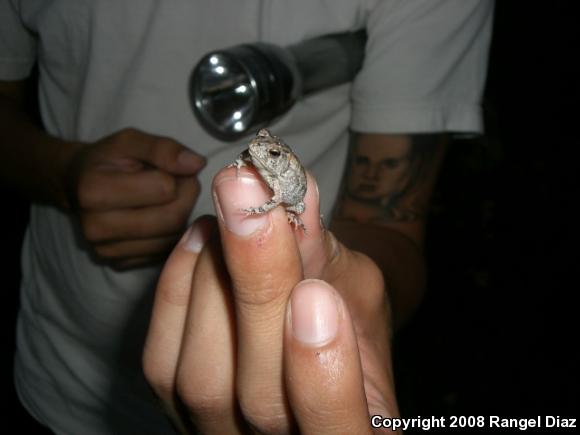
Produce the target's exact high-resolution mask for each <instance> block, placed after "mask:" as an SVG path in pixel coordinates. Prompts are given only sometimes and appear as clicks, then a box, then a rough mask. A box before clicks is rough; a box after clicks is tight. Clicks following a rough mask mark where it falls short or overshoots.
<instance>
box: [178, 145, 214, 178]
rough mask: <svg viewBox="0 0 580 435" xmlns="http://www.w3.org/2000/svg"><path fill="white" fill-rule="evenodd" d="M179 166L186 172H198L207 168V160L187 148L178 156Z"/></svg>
mask: <svg viewBox="0 0 580 435" xmlns="http://www.w3.org/2000/svg"><path fill="white" fill-rule="evenodd" d="M177 164H178V165H179V167H180V168H182V169H184V170H187V171H190V172H198V171H200V170H201V169H203V168H204V167H205V165H206V164H207V159H206V158H205V157H204V156H202V155H200V154H197V153H195V152H193V151H191V150H189V149H187V148H186V149H183V150H181V151H180V152H179V153H178V154H177Z"/></svg>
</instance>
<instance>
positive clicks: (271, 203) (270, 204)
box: [242, 195, 281, 216]
mask: <svg viewBox="0 0 580 435" xmlns="http://www.w3.org/2000/svg"><path fill="white" fill-rule="evenodd" d="M280 202H281V201H280V199H279V198H278V196H277V195H274V196H273V197H272V198H270V200H268V201H266V202H265V203H264V204H262V205H261V206H259V207H248V208H244V209H242V210H243V211H244V212H246V213H247V214H248V216H250V215H253V214H264V213H268V212H269V211H270V210H272V209H273V208H276V207H278V205H280Z"/></svg>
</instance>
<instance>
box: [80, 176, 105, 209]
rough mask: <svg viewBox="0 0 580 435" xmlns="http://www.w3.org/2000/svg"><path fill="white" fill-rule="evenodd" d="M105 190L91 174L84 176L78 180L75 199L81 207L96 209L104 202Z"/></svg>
mask: <svg viewBox="0 0 580 435" xmlns="http://www.w3.org/2000/svg"><path fill="white" fill-rule="evenodd" d="M104 194H105V192H104V191H103V189H101V187H100V183H99V182H98V180H97V179H96V178H95V177H93V176H90V175H88V176H85V177H82V178H81V179H80V180H79V184H78V188H77V201H78V205H79V207H80V208H81V209H98V208H100V207H102V206H103V204H104V202H105V196H104Z"/></svg>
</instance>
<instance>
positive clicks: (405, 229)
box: [331, 134, 447, 328]
mask: <svg viewBox="0 0 580 435" xmlns="http://www.w3.org/2000/svg"><path fill="white" fill-rule="evenodd" d="M446 141H447V138H446V137H445V136H444V135H418V136H411V135H385V134H359V135H354V136H353V140H352V145H351V151H350V155H349V162H348V164H347V170H346V174H345V177H344V183H343V189H342V193H341V196H340V198H339V201H338V207H337V212H336V214H335V217H334V220H333V222H332V224H331V229H332V231H333V232H334V233H335V234H336V236H337V237H338V238H339V239H340V240H341V242H342V243H344V244H345V245H346V246H347V247H349V248H351V249H354V250H357V251H359V252H362V253H363V254H366V255H367V256H368V257H370V258H371V259H372V260H373V261H374V262H375V263H376V264H377V266H378V267H379V268H380V269H381V271H382V273H383V276H384V279H385V284H386V291H387V292H388V295H389V298H390V302H391V307H392V312H393V319H394V326H395V328H397V327H400V326H401V325H403V324H404V323H405V322H406V321H407V320H409V318H410V317H411V315H412V314H413V312H414V311H415V310H416V309H417V307H418V305H419V303H420V302H421V299H422V296H423V293H424V288H425V281H426V276H425V275H426V273H425V270H426V268H425V263H424V258H423V237H424V229H425V222H426V216H427V209H428V205H429V200H430V196H431V192H432V190H433V186H434V183H435V179H436V176H437V172H438V169H439V166H440V164H441V161H442V158H443V155H444V152H445V148H446Z"/></svg>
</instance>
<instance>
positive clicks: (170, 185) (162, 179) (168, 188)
mask: <svg viewBox="0 0 580 435" xmlns="http://www.w3.org/2000/svg"><path fill="white" fill-rule="evenodd" d="M155 177H156V179H155V186H156V188H157V189H159V191H160V192H161V195H163V197H165V198H168V199H175V198H176V197H177V183H176V182H175V178H173V177H171V176H169V175H167V174H164V173H162V172H158V173H156V174H155Z"/></svg>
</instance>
